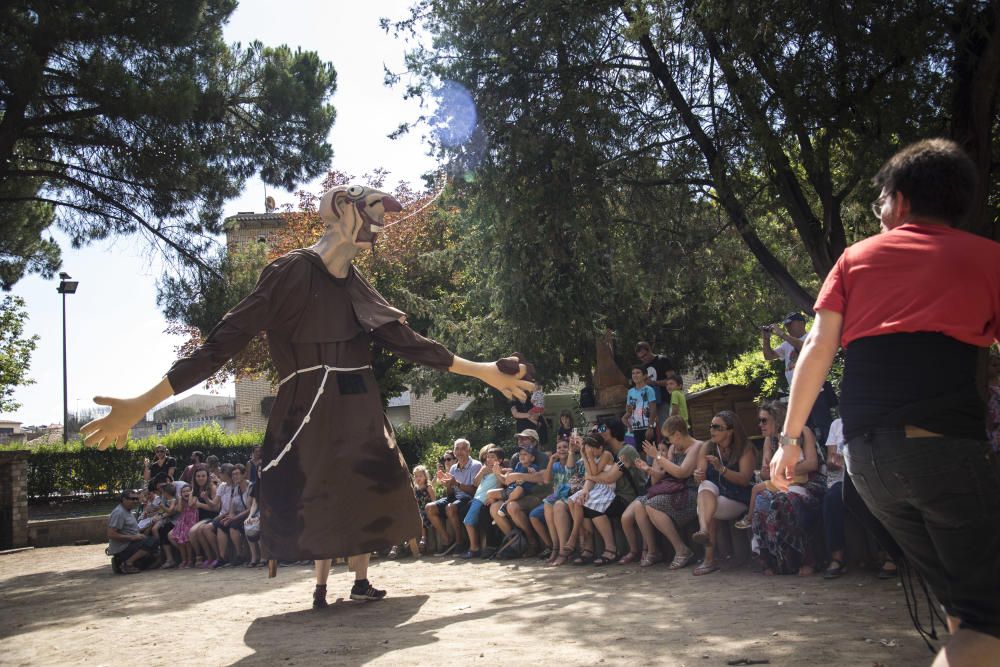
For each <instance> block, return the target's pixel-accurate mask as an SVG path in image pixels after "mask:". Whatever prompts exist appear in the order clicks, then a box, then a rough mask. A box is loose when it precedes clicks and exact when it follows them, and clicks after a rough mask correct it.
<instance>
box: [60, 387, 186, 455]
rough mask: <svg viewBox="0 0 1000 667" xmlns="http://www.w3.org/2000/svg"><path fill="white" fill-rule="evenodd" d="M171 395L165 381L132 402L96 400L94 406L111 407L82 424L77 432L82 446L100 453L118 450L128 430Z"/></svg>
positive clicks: (112, 399)
mask: <svg viewBox="0 0 1000 667" xmlns="http://www.w3.org/2000/svg"><path fill="white" fill-rule="evenodd" d="M173 393H174V391H173V389H172V388H171V386H170V382H169V381H167V379H166V378H163V380H161V381H160V383H159V384H157V385H156V386H155V387H153V388H152V389H150V390H149V391H147V392H146V393H145V394H142V395H141V396H136V397H135V398H109V397H107V396H96V397H95V398H94V403H97V404H98V405H107V406H110V407H111V412H109V413H108V414H106V415H105V416H103V417H101V418H100V419H95V420H94V421H92V422H88V423H87V424H84V426H83V427H82V428H81V429H80V433H81V434H82V435H83V438H84V439H83V444H85V445H87V446H88V447H97V448H98V449H99V450H101V451H103V450H105V449H107V448H108V447H110V446H111V445H116V446H117V447H118V449H122V448H123V447H124V446H125V440H126V439H127V438H128V432H129V430H130V429H131V428H132V427H133V426H135V425H136V423H138V422H139V420H141V419H142V418H143V417H144V416H146V413H147V412H149V411H150V410H152V409H153V407H155V406H156V404H157V403H159V402H160V401H162V400H163V399H165V398H167V397H168V396H171V395H172V394H173Z"/></svg>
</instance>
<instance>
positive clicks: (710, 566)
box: [694, 561, 719, 577]
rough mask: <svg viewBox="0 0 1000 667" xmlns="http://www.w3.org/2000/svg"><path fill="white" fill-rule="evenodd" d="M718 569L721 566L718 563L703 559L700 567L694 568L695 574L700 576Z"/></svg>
mask: <svg viewBox="0 0 1000 667" xmlns="http://www.w3.org/2000/svg"><path fill="white" fill-rule="evenodd" d="M718 569H719V566H718V565H716V564H715V563H714V562H711V563H706V562H704V561H702V563H701V565H699V566H698V567H696V568H695V569H694V576H696V577H700V576H702V575H705V574H711V573H713V572H715V571H716V570H718Z"/></svg>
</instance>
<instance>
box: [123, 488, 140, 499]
mask: <svg viewBox="0 0 1000 667" xmlns="http://www.w3.org/2000/svg"><path fill="white" fill-rule="evenodd" d="M137 494H138V492H137V491H135V490H134V489H123V490H122V492H121V496H120V498H121V499H122V500H123V501H124V500H125V499H126V498H135V497H136V495H137Z"/></svg>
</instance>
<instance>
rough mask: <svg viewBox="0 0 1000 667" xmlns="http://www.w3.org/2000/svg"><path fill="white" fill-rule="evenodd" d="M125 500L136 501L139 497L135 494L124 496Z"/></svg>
mask: <svg viewBox="0 0 1000 667" xmlns="http://www.w3.org/2000/svg"><path fill="white" fill-rule="evenodd" d="M125 500H132V501H136V500H139V498H137V497H136V496H126V498H125Z"/></svg>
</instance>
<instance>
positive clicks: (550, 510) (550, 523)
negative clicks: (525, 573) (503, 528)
mask: <svg viewBox="0 0 1000 667" xmlns="http://www.w3.org/2000/svg"><path fill="white" fill-rule="evenodd" d="M556 453H557V454H558V450H556ZM564 465H565V467H566V468H567V469H568V472H569V480H568V483H567V485H568V488H567V489H566V494H567V496H566V497H565V498H561V495H562V493H561V492H560V493H559V494H558V495H557V494H556V492H555V489H553V494H552V495H551V496H549V497H547V498H546V499H545V504H544V508H543V511H544V513H545V514H544V516H545V525H546V527H548V528H549V529H550V530H553V529H554V530H555V535H556V537H558V539H556V538H553V540H552V545H553V547H552V550H553V557H552V558H551V559H550V564H551V565H553V566H556V567H558V566H560V565H565V564H566V562H567V561H568V560H569V557H570V556H572V555H573V551H574V549H575V548H576V543H577V541H583V543H584V544H589V543H590V542H589V541H590V536H589V532H588V533H586V534H584V531H582V530H581V531H578V532H577V536H576V537H575V538H574V537H572V532H573V518H572V515H571V512H570V506H569V499H570V498H571V497H573V494H575V493H577V492H578V491H580V489H582V488H583V485H584V483H585V480H584V477H585V476H586V474H587V466H586V464H585V462H584V460H583V438H581V437H580V435H579V434H576V433H574V434H572V435H571V436H570V440H569V453H567V455H566V460H565V462H564ZM553 484H554V482H553ZM567 545H568V546H567Z"/></svg>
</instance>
